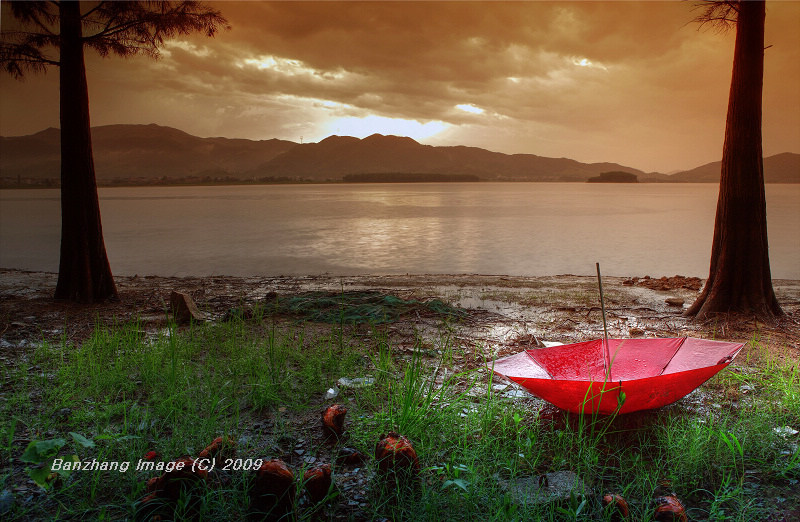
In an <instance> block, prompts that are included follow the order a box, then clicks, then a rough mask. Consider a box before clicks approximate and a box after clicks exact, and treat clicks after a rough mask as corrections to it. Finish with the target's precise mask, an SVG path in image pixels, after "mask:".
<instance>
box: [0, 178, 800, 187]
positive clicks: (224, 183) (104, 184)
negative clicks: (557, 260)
mask: <svg viewBox="0 0 800 522" xmlns="http://www.w3.org/2000/svg"><path fill="white" fill-rule="evenodd" d="M399 183H411V184H425V183H570V184H575V185H585V184H586V183H587V182H585V181H578V180H571V181H567V180H552V181H541V180H538V181H532V180H527V179H481V178H477V179H469V180H467V179H434V180H412V179H406V180H400V179H398V180H391V181H378V180H353V179H350V180H344V179H341V180H312V179H304V180H281V181H278V180H275V181H263V180H220V181H198V180H191V181H190V180H187V181H181V180H169V181H158V182H152V181H151V182H145V181H141V182H137V181H110V182H109V181H98V182H97V187H98V188H115V187H120V188H133V187H218V186H236V185H366V184H373V185H385V184H399ZM717 183H718V182H711V181H642V180H640V181H639V182H638V183H637V184H639V185H709V184H714V185H716V184H717ZM599 184H601V185H607V184H617V185H630V184H631V183H630V182H625V181H604V182H601V183H599ZM765 184H766V185H797V184H799V183H798V182H775V183H769V182H767V183H765ZM57 188H61V184H60V183H58V182H55V181H52V182H51V181H49V180H36V182H30V183H25V182H22V183H17V182H13V183H11V182H8V181H5V180H3V181H0V190H31V189H57Z"/></svg>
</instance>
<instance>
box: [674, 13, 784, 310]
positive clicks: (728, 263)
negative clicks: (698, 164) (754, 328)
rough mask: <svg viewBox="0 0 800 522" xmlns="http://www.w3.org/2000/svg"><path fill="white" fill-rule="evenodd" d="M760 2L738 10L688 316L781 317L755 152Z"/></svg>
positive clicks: (760, 66) (758, 159)
mask: <svg viewBox="0 0 800 522" xmlns="http://www.w3.org/2000/svg"><path fill="white" fill-rule="evenodd" d="M764 18H765V7H764V2H763V1H741V2H739V3H738V15H737V21H736V47H735V49H734V57H733V74H732V78H731V90H730V96H729V99H728V115H727V121H726V125H725V145H724V147H723V150H722V172H721V177H720V185H719V199H718V201H717V215H716V220H715V223H714V240H713V243H712V247H711V269H710V271H709V275H708V280H707V281H706V284H705V287H704V288H703V291H702V293H701V294H700V296H699V297H698V298H697V300H696V301H695V302H694V304H692V306H691V307H690V308H689V309H688V310H687V312H686V315H689V316H695V317H697V318H698V319H703V318H707V317H709V316H711V315H713V314H717V313H729V312H740V313H753V314H755V315H756V316H759V317H761V318H773V317H776V316H781V315H783V311H782V310H781V308H780V305H779V304H778V301H777V299H776V298H775V292H774V291H773V288H772V276H771V274H770V267H769V248H768V245H767V204H766V198H765V196H764V167H763V157H762V151H761V93H762V84H763V73H764Z"/></svg>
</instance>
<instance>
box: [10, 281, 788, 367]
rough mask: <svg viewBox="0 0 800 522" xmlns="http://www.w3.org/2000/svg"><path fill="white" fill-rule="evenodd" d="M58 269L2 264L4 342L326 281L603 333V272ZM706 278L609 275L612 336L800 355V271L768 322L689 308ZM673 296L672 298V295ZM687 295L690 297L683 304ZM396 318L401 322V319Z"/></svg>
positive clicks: (411, 322) (510, 321) (149, 318)
mask: <svg viewBox="0 0 800 522" xmlns="http://www.w3.org/2000/svg"><path fill="white" fill-rule="evenodd" d="M57 277H58V275H57V274H56V273H54V272H39V271H27V270H17V269H4V268H0V297H1V299H0V352H16V351H20V350H21V349H23V348H24V347H25V346H32V345H35V344H36V343H37V342H41V341H43V340H44V341H48V342H61V341H62V340H67V341H69V342H76V343H79V342H81V341H82V340H84V339H86V338H88V336H90V335H91V333H92V332H93V331H94V329H95V327H96V326H99V325H106V326H107V325H114V324H116V325H120V324H123V323H125V322H130V321H137V322H139V323H140V324H141V326H142V328H144V329H145V330H149V331H155V330H158V329H160V328H163V327H165V326H166V324H167V315H166V312H167V308H168V304H169V299H170V293H171V292H172V291H173V290H174V291H178V292H182V293H186V294H188V295H189V296H191V298H192V299H193V300H194V302H195V303H196V304H197V306H198V307H199V309H200V310H201V311H202V312H203V313H204V314H206V315H207V317H209V319H211V320H212V321H219V320H222V319H223V318H224V317H225V315H226V314H227V313H228V312H229V311H230V310H232V309H235V308H242V307H243V308H247V307H253V306H254V305H257V304H258V303H264V302H266V300H267V299H274V297H275V296H278V297H280V298H283V297H288V296H294V295H298V294H302V293H305V292H312V291H316V292H319V291H323V292H330V293H333V294H336V293H341V292H348V291H376V292H380V293H383V294H390V295H394V296H396V297H399V298H402V299H416V300H422V301H426V300H432V299H441V300H442V301H444V302H445V303H448V304H450V305H453V306H456V307H459V308H462V309H464V310H465V312H466V316H467V318H466V320H465V321H463V323H464V325H462V326H463V327H464V328H463V330H464V331H463V332H462V334H460V335H462V336H463V337H464V339H465V340H470V339H472V340H476V342H478V341H480V342H485V343H489V344H491V345H492V346H495V347H497V349H502V348H503V347H508V346H517V347H518V346H519V339H523V338H525V337H526V336H533V337H535V338H536V339H538V340H550V341H559V342H577V341H581V340H587V339H590V338H596V337H601V336H602V323H601V314H600V303H599V293H598V287H597V278H596V277H595V276H582V275H570V274H563V275H557V276H508V275H479V274H407V275H369V274H365V275H355V276H334V275H330V274H322V275H306V276H248V277H243V276H220V275H215V276H204V277H198V276H187V277H167V276H138V275H135V276H115V281H116V284H117V288H118V291H119V295H120V300H119V301H118V302H109V303H97V304H87V305H82V304H76V303H65V302H56V301H54V300H53V299H52V292H53V290H54V289H55V284H56V280H57ZM702 282H703V281H702V280H701V279H699V278H688V277H683V276H672V277H663V278H656V277H648V276H633V277H618V276H603V291H604V293H605V296H606V298H605V302H606V311H607V314H608V321H609V324H608V328H609V336H618V337H629V336H630V337H673V336H684V335H686V336H691V337H706V338H717V339H727V340H736V341H742V342H747V341H748V340H750V339H752V338H753V337H754V336H762V337H768V336H769V338H770V339H771V344H774V345H775V346H776V348H779V349H781V350H783V349H788V350H789V351H790V352H791V353H792V354H793V356H794V357H796V358H798V359H800V280H787V279H775V280H773V287H774V288H775V292H776V295H777V296H778V301H779V302H780V304H781V306H782V308H783V310H784V313H785V314H786V317H785V318H784V319H783V320H781V321H780V322H779V323H778V324H775V325H769V324H763V323H760V322H757V321H753V320H749V321H747V320H737V321H731V322H727V323H720V324H717V322H715V321H712V322H706V323H696V322H692V321H690V320H688V319H687V318H685V317H683V316H682V313H683V311H684V310H685V309H686V308H687V307H688V306H689V305H691V303H692V302H693V301H694V299H695V298H696V296H697V295H698V293H699V290H700V287H701V284H702ZM668 300H672V304H669V303H668V302H667V301H668ZM678 302H681V304H675V303H678ZM417 319H418V318H414V317H409V318H405V319H402V320H399V321H398V322H397V323H399V324H397V326H398V327H399V328H410V329H413V328H423V329H426V328H427V329H428V330H433V329H435V328H436V327H437V325H436V324H434V323H435V321H429V320H427V319H420V320H417ZM392 324H395V323H392Z"/></svg>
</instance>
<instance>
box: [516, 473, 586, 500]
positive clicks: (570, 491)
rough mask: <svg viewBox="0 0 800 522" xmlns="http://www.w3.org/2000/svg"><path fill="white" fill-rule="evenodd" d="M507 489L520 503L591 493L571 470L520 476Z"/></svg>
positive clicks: (564, 498)
mask: <svg viewBox="0 0 800 522" xmlns="http://www.w3.org/2000/svg"><path fill="white" fill-rule="evenodd" d="M507 489H508V491H509V493H511V497H512V498H513V499H514V500H515V501H516V502H517V503H519V504H526V503H528V504H529V503H534V504H547V503H550V502H554V501H557V500H568V499H569V498H570V496H575V497H582V496H585V495H588V494H589V488H588V486H586V484H585V483H584V482H583V480H581V478H580V477H578V475H576V474H575V473H573V472H571V471H556V472H554V473H547V474H545V475H539V476H535V477H522V478H518V479H516V480H514V481H512V482H511V483H510V484H508V485H507Z"/></svg>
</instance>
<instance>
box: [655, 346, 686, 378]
mask: <svg viewBox="0 0 800 522" xmlns="http://www.w3.org/2000/svg"><path fill="white" fill-rule="evenodd" d="M680 339H681V343H680V344H679V345H678V347H677V348H675V353H673V354H672V357H670V358H669V361H667V364H665V365H664V367H663V368H661V371H660V372H659V373H658V374H659V375H664V370H666V369H667V366H669V363H671V362H672V359H674V358H675V356H676V355H678V352H679V351H681V346H683V343H685V342H686V337H681V338H680Z"/></svg>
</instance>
